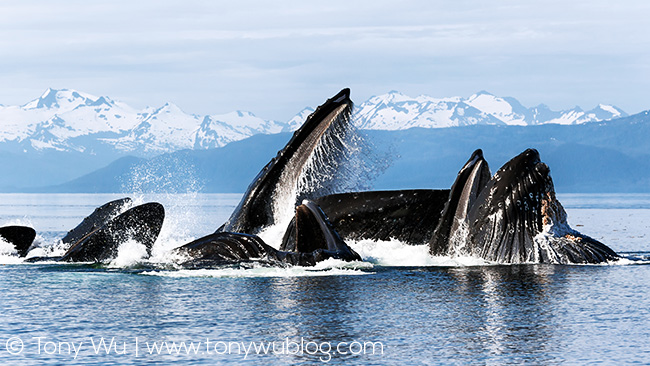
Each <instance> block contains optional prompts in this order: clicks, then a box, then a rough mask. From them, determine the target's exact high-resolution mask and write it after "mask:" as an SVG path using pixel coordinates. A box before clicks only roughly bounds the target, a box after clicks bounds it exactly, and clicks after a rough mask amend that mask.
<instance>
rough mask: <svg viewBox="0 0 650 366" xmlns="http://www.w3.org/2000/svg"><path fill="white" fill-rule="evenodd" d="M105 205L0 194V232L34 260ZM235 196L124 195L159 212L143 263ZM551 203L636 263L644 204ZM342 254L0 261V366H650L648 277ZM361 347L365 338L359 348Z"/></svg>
mask: <svg viewBox="0 0 650 366" xmlns="http://www.w3.org/2000/svg"><path fill="white" fill-rule="evenodd" d="M117 197H119V196H116V195H0V225H5V224H8V223H22V224H30V225H32V226H33V227H35V228H36V230H37V231H38V232H39V237H38V240H39V242H40V245H41V246H43V247H44V249H43V250H49V248H51V246H52V245H53V244H55V242H56V239H57V238H60V237H61V236H63V234H64V233H65V231H67V230H68V229H70V228H72V227H74V226H75V225H76V224H77V223H78V222H79V221H80V220H81V219H82V218H83V217H84V216H86V215H88V214H89V213H90V212H92V210H93V209H94V208H95V207H96V206H98V205H100V204H102V203H104V202H106V201H108V200H111V199H114V198H117ZM238 199H239V196H238V195H170V196H145V197H138V200H141V201H143V202H144V201H151V200H157V201H160V202H162V203H163V204H164V205H165V207H166V209H167V220H166V223H165V227H164V228H163V232H162V234H161V238H160V240H159V242H158V243H156V247H155V248H154V256H157V258H158V259H159V260H163V259H164V253H165V252H166V251H167V250H168V249H169V248H172V247H175V246H178V245H181V244H183V243H184V242H185V241H187V240H189V239H192V238H194V237H198V236H201V235H204V234H207V233H209V232H212V231H214V230H215V229H216V227H218V226H219V225H220V224H221V223H222V222H223V221H224V220H225V219H226V218H227V217H228V215H229V214H230V211H231V210H232V209H233V208H234V206H235V205H236V204H237V202H238ZM560 200H561V201H562V202H563V203H564V205H565V207H567V211H568V213H569V220H570V222H571V223H572V225H573V226H574V227H575V228H577V229H579V230H580V231H583V232H584V233H586V234H590V235H591V236H593V237H596V238H598V239H600V240H603V241H604V242H605V243H607V244H609V245H610V246H611V247H612V248H613V249H615V250H617V251H619V252H629V253H633V254H630V255H634V256H636V257H639V256H640V257H643V256H645V255H647V254H648V252H650V241H649V240H648V239H647V237H646V235H647V233H650V228H649V227H648V225H649V224H647V223H648V222H650V196H649V195H564V196H560ZM352 245H353V247H354V248H355V249H357V250H358V251H359V252H360V253H361V254H362V256H363V257H364V259H366V260H368V261H369V262H370V263H364V264H359V263H357V264H343V263H336V262H332V263H325V264H323V265H321V266H319V267H318V268H316V269H306V268H293V269H269V268H249V269H237V268H225V269H222V270H204V271H158V270H157V271H152V270H149V269H144V268H143V267H142V266H141V265H139V264H138V263H130V264H121V265H120V264H113V265H110V266H104V267H94V266H88V265H71V264H67V265H60V264H23V263H18V261H17V260H16V259H15V258H10V257H6V256H5V257H0V258H2V260H3V262H2V263H5V264H4V265H0V291H1V293H2V297H1V298H0V362H2V363H3V364H33V365H41V364H66V365H67V364H80V365H87V364H120V365H122V364H161V363H163V364H167V363H171V362H178V363H182V364H195V365H204V364H206V365H207V364H221V363H234V364H238V363H244V362H249V363H251V362H252V363H254V364H257V363H262V362H263V363H265V364H319V363H321V362H323V363H324V362H328V363H329V364H343V363H345V364H350V363H354V364H363V365H368V364H382V365H383V364H437V363H441V364H468V363H472V364H521V363H532V364H560V363H562V364H576V363H578V364H585V363H595V362H599V361H601V362H604V363H633V362H636V363H648V362H649V361H648V360H650V345H649V344H648V343H649V342H648V340H650V320H649V319H650V317H649V315H650V314H649V312H650V296H648V295H647V294H646V292H647V284H648V283H650V266H647V265H639V264H630V263H632V262H631V261H627V262H626V263H627V264H616V265H589V266H554V265H516V266H493V265H481V264H482V263H481V262H480V261H478V260H472V259H450V258H448V259H440V258H437V259H435V258H428V257H427V256H426V249H425V248H417V247H416V248H414V247H408V246H403V245H401V244H400V243H392V242H388V243H371V242H365V243H364V242H361V243H353V244H352ZM102 339H103V340H104V342H105V343H104V344H103V345H101V344H100V342H101V341H102ZM111 341H113V343H112V344H111V343H110V342H111ZM367 342H375V343H374V347H375V350H374V352H373V349H372V347H371V345H370V343H367ZM154 343H155V344H154ZM364 343H366V344H365V348H366V349H365V350H364ZM109 345H110V347H109ZM267 346H270V347H275V348H267V349H266V351H267V352H266V353H267V354H263V353H265V352H264V349H263V348H260V347H267ZM173 347H177V348H175V349H174V348H173ZM256 347H257V350H256ZM337 347H338V349H337ZM274 349H275V351H276V353H277V354H273V350H274ZM247 350H248V355H246V351H247ZM75 357H76V359H75Z"/></svg>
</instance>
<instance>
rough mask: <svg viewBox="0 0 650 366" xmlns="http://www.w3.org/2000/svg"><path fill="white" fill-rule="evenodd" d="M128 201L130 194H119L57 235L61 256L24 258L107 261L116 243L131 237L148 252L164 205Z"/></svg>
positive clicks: (156, 233)
mask: <svg viewBox="0 0 650 366" xmlns="http://www.w3.org/2000/svg"><path fill="white" fill-rule="evenodd" d="M131 205H132V201H131V199H130V198H122V199H118V200H114V201H111V202H108V203H106V204H104V205H102V206H100V207H98V208H96V209H95V210H94V211H93V212H92V213H91V214H90V215H89V216H87V217H86V218H85V219H84V220H83V221H82V222H81V223H80V224H79V225H77V226H76V227H75V228H74V229H72V230H70V231H69V232H68V233H67V234H66V235H65V236H64V237H63V239H61V243H62V244H63V245H67V246H68V249H67V251H66V252H65V253H64V254H63V255H62V256H57V257H31V258H28V259H27V260H26V261H27V262H41V261H61V262H94V263H107V262H110V261H111V260H112V259H114V258H115V257H117V254H118V250H119V247H120V245H122V244H124V243H126V242H127V241H131V240H132V241H135V242H136V243H138V244H141V245H144V247H145V248H146V251H147V253H148V254H151V248H152V247H153V244H154V243H155V241H156V239H157V238H158V235H159V234H160V230H161V228H162V224H163V221H164V218H165V209H164V208H163V206H162V205H161V204H160V203H157V202H149V203H145V204H142V205H138V206H135V207H131Z"/></svg>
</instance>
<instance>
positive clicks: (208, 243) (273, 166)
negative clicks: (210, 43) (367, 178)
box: [173, 89, 361, 268]
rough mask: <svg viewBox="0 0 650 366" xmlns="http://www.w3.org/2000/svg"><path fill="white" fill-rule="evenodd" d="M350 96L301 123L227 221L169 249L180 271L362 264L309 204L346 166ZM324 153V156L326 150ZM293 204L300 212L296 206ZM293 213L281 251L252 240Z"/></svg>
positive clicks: (337, 97)
mask: <svg viewBox="0 0 650 366" xmlns="http://www.w3.org/2000/svg"><path fill="white" fill-rule="evenodd" d="M352 105H353V103H352V101H351V100H350V90H349V89H343V90H341V91H340V92H339V93H338V94H336V95H335V96H334V97H332V98H330V99H328V100H327V101H326V102H325V103H324V104H322V105H321V106H319V107H318V108H316V110H315V111H314V112H313V113H312V114H311V115H310V116H309V117H307V119H306V120H305V122H304V123H303V125H302V126H301V127H300V128H299V129H298V130H297V131H296V132H294V134H293V136H292V137H291V139H290V140H289V142H288V143H287V145H286V146H285V147H284V148H283V149H282V150H280V151H279V152H278V154H277V156H276V157H274V158H273V159H271V161H270V162H269V163H268V164H267V165H266V166H265V167H264V168H263V169H262V171H260V173H259V174H258V175H257V176H256V177H255V179H254V180H253V182H252V183H251V184H250V185H249V186H248V188H247V190H246V192H245V193H244V196H243V197H242V200H241V201H240V203H239V205H238V206H237V207H236V208H235V210H234V211H233V213H232V215H231V216H230V218H229V219H228V220H227V221H226V223H225V224H223V225H222V226H221V227H220V228H218V229H217V231H216V232H215V233H213V234H211V235H208V236H205V237H202V238H199V239H197V240H194V241H193V242H191V243H188V244H185V245H183V246H181V247H179V248H176V249H174V251H173V252H174V253H175V254H177V255H179V256H180V257H181V258H184V262H182V263H181V265H182V266H185V267H190V268H198V267H202V268H203V267H211V266H219V265H223V264H232V263H239V262H246V261H251V260H257V261H262V262H267V263H271V264H291V265H302V266H313V265H315V264H316V263H317V262H319V261H322V260H325V259H328V258H337V259H342V260H348V261H352V260H361V257H360V256H359V255H358V254H357V253H356V252H354V251H353V250H352V249H351V248H350V247H349V246H348V245H347V244H346V243H345V242H344V241H343V240H342V239H341V237H340V236H339V234H338V233H337V232H336V231H335V230H334V228H333V226H332V224H331V223H330V222H329V220H328V219H327V217H326V216H325V214H324V213H323V211H322V210H321V209H320V208H319V207H318V206H317V205H316V204H315V203H313V202H312V201H309V200H308V199H309V198H312V197H317V196H318V195H320V194H321V193H322V192H327V191H328V190H329V189H331V187H328V183H332V182H334V181H335V180H336V178H337V177H336V174H335V172H336V169H337V167H338V166H339V164H341V163H343V162H344V160H345V158H346V156H347V155H346V152H345V146H344V145H345V140H346V136H349V135H350V134H351V133H352V129H351V125H350V123H349V122H350V114H351V112H352ZM325 145H327V146H328V147H327V148H325V147H324V146H325ZM298 202H302V204H299V205H297V203H298ZM288 210H294V211H293V212H294V215H293V218H292V219H291V222H290V223H289V225H288V226H287V230H286V232H285V235H284V237H283V239H282V243H281V245H280V249H279V250H278V249H275V248H274V247H272V246H270V245H268V244H267V243H265V242H264V241H263V240H262V239H261V238H260V237H258V236H257V234H259V233H260V231H262V230H263V229H264V228H267V227H269V226H271V225H278V224H282V222H281V221H282V219H283V218H284V217H286V216H289V215H290V213H291V211H289V215H286V213H287V211H288Z"/></svg>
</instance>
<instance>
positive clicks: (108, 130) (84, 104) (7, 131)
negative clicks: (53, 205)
mask: <svg viewBox="0 0 650 366" xmlns="http://www.w3.org/2000/svg"><path fill="white" fill-rule="evenodd" d="M291 126H292V125H291V124H289V123H281V122H277V121H271V120H264V119H262V118H259V117H256V116H255V115H253V114H252V113H250V112H242V111H236V112H232V113H228V114H224V115H218V116H196V115H192V114H187V113H185V112H183V111H182V110H181V109H180V108H179V107H178V106H176V105H174V104H171V103H167V104H165V105H163V106H162V107H160V108H157V109H154V108H149V107H147V108H146V109H145V110H142V111H139V110H136V109H134V108H132V107H130V106H128V105H126V104H124V103H121V102H116V101H113V100H111V99H110V98H108V97H97V96H93V95H90V94H87V93H82V92H78V91H75V90H69V89H62V90H54V89H48V90H46V91H45V93H43V95H41V97H39V98H37V99H35V100H33V101H31V102H29V103H27V104H25V105H23V106H9V107H5V106H0V143H2V142H3V141H4V142H7V141H15V142H18V143H20V144H21V145H22V146H24V149H33V150H37V151H42V150H47V149H54V150H58V151H86V150H88V151H94V150H96V148H98V147H99V146H98V145H97V144H104V145H109V146H112V147H113V148H114V149H117V150H119V151H123V152H128V153H136V154H138V153H139V154H144V155H151V154H157V153H163V152H170V151H176V150H180V149H192V148H209V147H219V146H223V145H225V144H227V143H229V142H232V141H237V140H241V139H244V138H247V137H250V136H252V135H254V134H258V133H278V132H282V131H288V130H293V129H294V128H292V127H291ZM296 128H297V127H296Z"/></svg>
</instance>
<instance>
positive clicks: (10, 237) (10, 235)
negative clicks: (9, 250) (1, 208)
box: [0, 225, 36, 257]
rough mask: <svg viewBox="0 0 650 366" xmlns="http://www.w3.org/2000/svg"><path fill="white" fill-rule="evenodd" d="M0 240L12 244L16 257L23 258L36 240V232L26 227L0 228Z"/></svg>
mask: <svg viewBox="0 0 650 366" xmlns="http://www.w3.org/2000/svg"><path fill="white" fill-rule="evenodd" d="M0 238H2V239H3V240H4V241H6V242H7V243H9V244H13V246H14V248H15V249H16V252H18V256H20V257H24V256H26V255H27V253H28V252H29V248H30V247H31V245H32V243H33V242H34V238H36V231H35V230H34V229H32V228H31V227H27V226H18V225H12V226H4V227H0Z"/></svg>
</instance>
